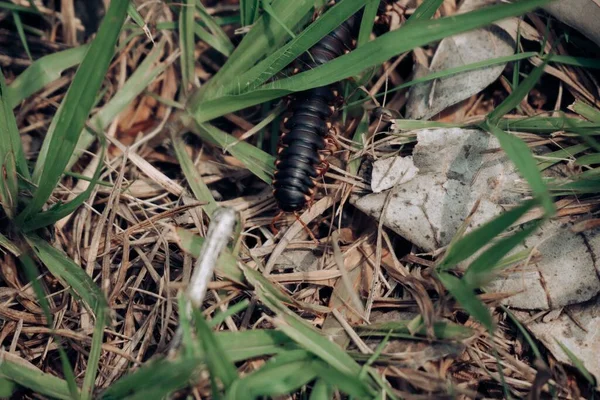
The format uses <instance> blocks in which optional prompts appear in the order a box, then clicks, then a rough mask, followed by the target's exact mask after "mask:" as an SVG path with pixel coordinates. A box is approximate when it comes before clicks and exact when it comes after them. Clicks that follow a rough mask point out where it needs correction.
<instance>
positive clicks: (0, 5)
mask: <svg viewBox="0 0 600 400" xmlns="http://www.w3.org/2000/svg"><path fill="white" fill-rule="evenodd" d="M0 8H3V9H5V10H10V11H21V12H26V13H31V14H39V15H41V14H42V13H41V12H40V11H39V10H38V9H36V8H33V7H25V6H20V5H18V4H12V3H7V2H2V3H0Z"/></svg>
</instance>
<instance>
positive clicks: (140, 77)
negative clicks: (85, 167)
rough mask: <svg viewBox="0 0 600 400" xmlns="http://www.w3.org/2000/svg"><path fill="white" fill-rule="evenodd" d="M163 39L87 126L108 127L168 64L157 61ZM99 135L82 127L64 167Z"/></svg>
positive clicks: (99, 128)
mask: <svg viewBox="0 0 600 400" xmlns="http://www.w3.org/2000/svg"><path fill="white" fill-rule="evenodd" d="M165 43H166V42H165V41H161V42H159V43H158V44H157V45H155V46H154V47H153V48H152V51H151V52H150V53H149V54H148V55H147V56H146V58H145V59H144V61H142V62H141V63H140V64H139V65H138V66H137V68H136V69H135V71H134V72H133V74H131V76H130V77H129V79H127V81H126V82H125V84H124V85H123V87H122V88H121V90H119V91H118V92H117V93H116V94H115V95H114V97H113V98H112V99H110V101H109V102H108V103H106V104H105V105H104V106H103V107H102V109H101V110H100V111H98V113H96V114H95V115H94V116H93V117H92V118H91V119H90V122H89V126H91V127H92V128H93V129H97V130H98V131H99V132H101V131H103V130H105V129H106V128H108V126H109V125H110V123H111V122H112V121H114V119H115V118H116V117H117V116H118V115H119V113H120V112H121V111H123V110H124V109H125V108H126V107H127V106H128V105H129V104H130V103H131V102H132V101H133V100H134V99H135V98H136V97H137V96H139V95H140V94H141V93H142V92H143V91H144V90H146V88H147V87H148V86H149V85H150V84H151V83H152V82H153V81H154V79H156V77H157V76H159V75H160V74H161V73H162V72H164V70H165V69H167V67H168V66H169V63H168V62H163V63H159V60H160V57H161V56H162V54H163V48H164V46H165ZM96 137H100V135H94V134H92V133H90V132H88V130H87V129H84V130H83V132H82V133H81V136H80V137H79V140H78V141H77V146H76V147H75V151H74V152H73V154H72V155H71V158H70V159H69V163H68V164H67V167H66V169H67V170H69V169H71V167H72V166H73V165H75V163H76V162H77V160H79V157H81V155H82V154H83V152H84V150H86V149H87V148H88V147H89V146H90V145H91V144H92V143H93V142H94V140H95V139H96Z"/></svg>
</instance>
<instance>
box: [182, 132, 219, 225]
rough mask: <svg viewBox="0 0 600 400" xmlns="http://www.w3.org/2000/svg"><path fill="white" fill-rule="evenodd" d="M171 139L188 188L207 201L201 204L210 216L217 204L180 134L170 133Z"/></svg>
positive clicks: (197, 198) (202, 200)
mask: <svg viewBox="0 0 600 400" xmlns="http://www.w3.org/2000/svg"><path fill="white" fill-rule="evenodd" d="M171 139H172V141H173V149H175V155H176V157H177V161H179V165H181V170H182V171H183V174H184V175H185V179H186V180H187V183H188V185H190V189H192V192H193V193H194V196H195V197H196V200H198V201H200V202H203V203H207V204H206V205H204V206H202V209H203V210H204V211H205V212H206V214H208V216H212V214H213V212H214V211H215V210H216V209H217V208H218V205H217V203H216V201H215V199H214V197H213V195H212V194H211V192H210V189H209V188H208V186H206V184H205V183H204V181H203V180H202V177H201V176H200V172H199V171H198V169H197V168H196V166H195V165H194V162H193V161H192V159H191V158H190V156H189V155H188V153H187V151H186V149H185V142H184V141H183V138H182V137H181V135H180V134H177V133H174V134H172V135H171Z"/></svg>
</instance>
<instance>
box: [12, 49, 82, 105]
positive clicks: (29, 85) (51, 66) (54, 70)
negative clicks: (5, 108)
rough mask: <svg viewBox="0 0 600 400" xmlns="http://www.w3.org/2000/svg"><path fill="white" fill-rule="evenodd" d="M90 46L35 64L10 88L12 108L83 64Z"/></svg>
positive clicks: (41, 59)
mask: <svg viewBox="0 0 600 400" xmlns="http://www.w3.org/2000/svg"><path fill="white" fill-rule="evenodd" d="M89 48H90V46H89V45H84V46H80V47H75V48H73V49H68V50H63V51H59V52H57V53H53V54H49V55H47V56H44V57H42V58H40V59H38V60H36V61H34V62H33V64H31V65H30V66H29V67H28V68H27V69H26V70H25V71H23V72H22V73H21V74H20V75H19V76H18V77H17V78H16V79H15V80H14V81H12V82H11V84H10V85H9V86H8V91H7V93H8V97H9V98H10V99H11V102H10V104H11V108H15V107H16V106H18V105H19V103H21V102H22V101H23V100H25V99H26V98H27V97H29V96H31V95H32V94H34V93H35V92H37V91H38V90H40V89H42V88H43V87H44V86H46V85H48V84H49V83H52V82H54V81H55V80H57V79H58V78H60V77H61V75H62V73H63V72H64V71H65V70H67V69H69V68H71V67H74V66H75V65H77V64H79V63H81V61H82V60H83V58H84V56H85V54H86V52H87V51H88V50H89Z"/></svg>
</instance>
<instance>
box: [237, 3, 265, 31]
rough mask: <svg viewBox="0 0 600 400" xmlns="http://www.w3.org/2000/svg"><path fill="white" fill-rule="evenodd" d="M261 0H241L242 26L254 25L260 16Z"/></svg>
mask: <svg viewBox="0 0 600 400" xmlns="http://www.w3.org/2000/svg"><path fill="white" fill-rule="evenodd" d="M259 3H260V0H240V19H241V24H242V26H248V25H252V24H253V23H254V21H256V19H257V18H258V11H259Z"/></svg>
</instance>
